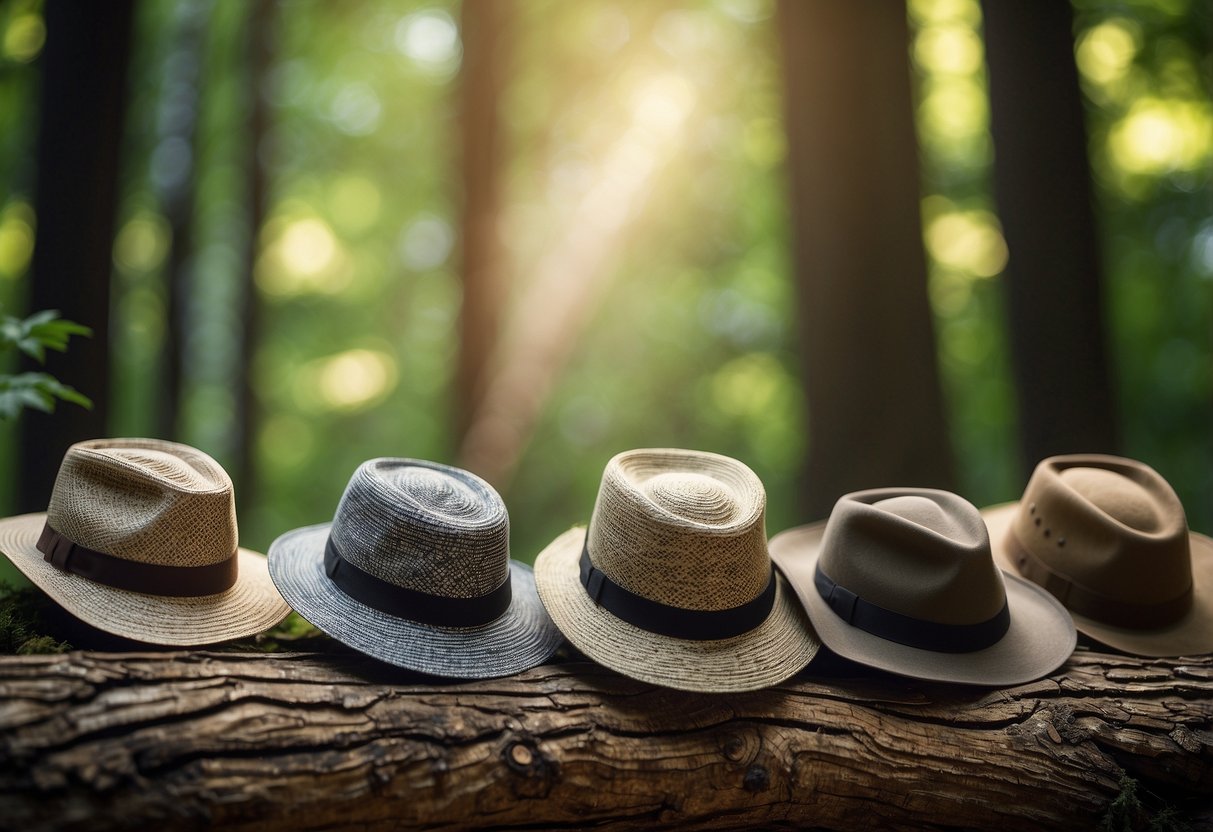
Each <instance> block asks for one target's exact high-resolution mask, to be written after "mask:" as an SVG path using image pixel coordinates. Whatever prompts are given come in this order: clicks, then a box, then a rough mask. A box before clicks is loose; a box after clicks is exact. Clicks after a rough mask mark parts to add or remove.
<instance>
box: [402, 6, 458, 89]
mask: <svg viewBox="0 0 1213 832" xmlns="http://www.w3.org/2000/svg"><path fill="white" fill-rule="evenodd" d="M395 44H396V49H397V50H398V51H399V52H400V54H402V55H405V56H407V57H408V58H410V59H411V60H412V61H413V62H414V64H416V66H417V67H418V68H419V69H421V70H422V71H423V72H425V73H427V74H430V75H434V76H437V77H447V76H450V75H453V74H454V73H455V72H456V71H457V70H458V69H459V59H460V57H461V55H462V50H461V47H460V42H459V28H458V26H456V25H455V20H454V18H452V17H451V16H450V14H448V13H447V12H446V11H445V10H443V9H425V10H424V11H419V12H414V13H413V14H410V15H407V16H406V17H404V18H401V20H400V22H399V23H397V24H396V30H395Z"/></svg>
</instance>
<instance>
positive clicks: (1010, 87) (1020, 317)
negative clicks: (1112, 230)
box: [982, 0, 1117, 471]
mask: <svg viewBox="0 0 1213 832" xmlns="http://www.w3.org/2000/svg"><path fill="white" fill-rule="evenodd" d="M982 9H983V11H984V13H985V38H986V55H987V60H988V63H989V70H990V122H991V129H992V132H993V136H994V192H995V199H996V202H997V205H998V213H999V216H1000V218H1001V220H1002V225H1003V232H1004V234H1005V235H1006V240H1007V248H1008V249H1009V251H1010V260H1009V261H1008V264H1007V271H1006V274H1005V275H1004V285H1005V286H1006V301H1007V307H1006V308H1007V317H1008V329H1009V331H1010V343H1011V353H1012V360H1013V365H1014V373H1015V386H1016V389H1017V391H1018V395H1019V425H1020V449H1021V453H1022V462H1023V467H1024V470H1025V471H1031V470H1032V467H1033V466H1034V465H1035V464H1036V463H1037V462H1038V461H1039V460H1040V459H1042V458H1043V457H1046V456H1050V455H1052V454H1057V453H1067V452H1073V451H1114V450H1115V449H1116V433H1117V431H1116V420H1115V411H1114V407H1115V403H1114V399H1113V395H1112V385H1111V381H1110V378H1109V372H1108V362H1107V357H1106V350H1105V338H1106V335H1105V331H1104V323H1103V300H1102V294H1101V288H1100V258H1099V244H1098V241H1097V239H1096V231H1095V220H1094V215H1093V212H1092V204H1091V175H1090V169H1089V167H1088V162H1087V136H1086V130H1085V127H1084V123H1083V108H1082V96H1081V92H1080V89H1079V86H1078V70H1077V68H1076V66H1075V63H1074V38H1073V34H1072V26H1073V19H1072V14H1073V13H1072V11H1071V9H1070V4H1069V3H998V2H989V0H984V1H983V3H982Z"/></svg>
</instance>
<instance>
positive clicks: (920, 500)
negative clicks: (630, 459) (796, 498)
mask: <svg viewBox="0 0 1213 832" xmlns="http://www.w3.org/2000/svg"><path fill="white" fill-rule="evenodd" d="M928 503H929V504H930V505H928ZM771 558H772V560H774V561H775V563H776V565H777V566H778V567H779V569H780V570H781V571H782V572H783V573H784V575H785V576H787V579H788V581H789V582H790V583H791V585H792V587H793V588H794V590H795V592H796V595H797V596H798V597H799V598H800V601H801V603H803V604H804V607H805V609H806V610H807V611H808V613H809V618H810V619H812V622H813V626H814V627H815V628H816V630H817V633H818V635H819V636H820V637H821V640H822V643H824V644H825V645H826V646H827V647H828V648H830V649H831V650H833V651H834V652H835V653H837V654H839V655H840V656H844V657H846V658H848V659H851V660H853V661H856V662H859V663H860V664H865V665H868V666H870V667H875V668H879V669H881V670H886V671H889V672H891V673H897V674H900V675H902V676H909V677H912V678H916V679H927V680H932V681H941V682H955V683H960V684H971V685H1012V684H1021V683H1023V682H1028V681H1031V680H1033V679H1037V678H1040V677H1041V676H1044V675H1045V674H1047V673H1049V672H1051V671H1053V670H1055V669H1056V668H1057V667H1059V666H1060V665H1061V664H1062V663H1063V662H1064V661H1065V660H1066V659H1067V658H1068V657H1069V656H1070V654H1071V653H1072V652H1073V650H1074V645H1075V642H1076V638H1077V636H1076V633H1075V631H1074V626H1073V624H1072V623H1071V622H1070V617H1069V614H1068V613H1067V612H1066V610H1065V609H1064V608H1063V607H1062V606H1061V605H1060V604H1059V603H1057V601H1056V600H1055V599H1054V598H1053V597H1052V596H1051V595H1049V594H1048V593H1047V592H1044V591H1043V590H1041V589H1040V588H1039V587H1037V586H1035V585H1033V584H1030V583H1028V582H1027V581H1024V580H1022V579H1020V578H1016V577H1013V576H1009V575H1000V573H999V572H998V570H997V569H995V568H994V565H993V560H992V555H991V552H990V546H989V540H988V537H987V535H986V531H985V527H984V525H983V524H982V521H981V517H980V515H979V514H978V511H977V509H976V508H975V507H974V506H972V505H970V504H969V503H968V502H967V501H965V500H963V499H962V498H960V497H958V496H956V495H954V494H950V493H948V492H944V491H936V490H934V489H922V488H904V489H874V490H871V491H861V492H856V493H854V494H848V495H846V496H844V497H842V498H841V499H839V501H838V503H837V505H836V506H835V508H834V510H833V511H832V512H831V514H830V519H829V520H827V521H826V522H824V523H815V524H813V525H809V526H801V527H799V528H796V529H790V530H788V531H785V532H781V533H780V534H777V535H775V537H773V538H771ZM819 559H821V560H822V562H823V564H826V566H823V569H824V571H825V572H826V574H827V575H829V576H830V577H831V578H833V579H834V580H835V581H837V582H838V583H839V584H840V585H842V586H845V587H846V588H847V589H849V590H851V591H853V592H855V593H856V594H857V595H859V596H860V597H861V598H864V600H867V601H870V602H871V603H878V604H879V605H880V606H883V607H884V608H885V609H891V610H893V611H896V612H901V613H903V614H906V615H911V616H914V617H919V618H926V619H928V620H931V621H935V622H940V623H948V624H964V623H975V622H978V621H981V620H983V619H984V618H988V617H991V616H992V615H993V614H994V613H996V612H997V611H998V610H999V609H1001V606H1002V598H1003V593H1004V592H1005V598H1006V602H1007V606H1008V608H1009V612H1010V616H1011V624H1010V628H1009V629H1008V630H1007V632H1006V634H1005V635H1003V637H1002V638H1001V639H999V641H997V642H996V643H994V644H993V645H991V646H989V647H986V648H984V649H982V650H975V651H972V652H968V653H945V652H937V651H933V650H924V649H921V648H918V647H911V646H909V645H905V644H899V643H897V642H894V641H889V640H888V639H884V638H881V637H879V636H876V635H873V634H871V633H868V632H865V631H864V630H861V629H859V628H858V627H853V626H851V625H850V624H848V623H847V622H846V621H844V620H843V619H842V618H840V617H839V616H838V615H837V614H836V613H835V612H834V611H833V610H832V609H830V607H829V606H828V605H827V604H826V602H825V601H824V600H823V599H822V597H821V595H820V594H819V593H818V592H817V587H816V586H815V584H814V572H815V569H816V566H817V563H818V560H819Z"/></svg>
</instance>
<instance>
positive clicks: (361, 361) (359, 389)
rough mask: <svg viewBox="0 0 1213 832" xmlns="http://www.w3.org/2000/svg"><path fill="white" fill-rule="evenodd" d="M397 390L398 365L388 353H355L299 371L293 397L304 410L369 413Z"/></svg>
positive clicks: (357, 350)
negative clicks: (364, 411) (365, 411)
mask: <svg viewBox="0 0 1213 832" xmlns="http://www.w3.org/2000/svg"><path fill="white" fill-rule="evenodd" d="M395 387H396V361H395V359H394V358H392V356H390V355H388V354H387V353H385V352H381V351H378V350H368V349H353V350H346V351H345V352H341V353H338V354H336V355H330V356H327V357H325V358H320V359H316V360H314V361H311V362H309V363H307V364H305V365H304V366H303V367H301V368H299V370H298V372H297V373H296V375H295V381H294V384H293V394H294V398H295V402H296V404H297V405H298V406H299V408H300V409H301V410H305V411H306V410H312V411H315V410H321V411H323V410H341V411H347V412H348V411H356V410H365V409H366V408H368V407H371V406H373V405H375V404H378V403H379V402H380V401H382V400H383V399H384V398H386V397H387V396H388V394H390V393H391V392H392V390H393V389H395Z"/></svg>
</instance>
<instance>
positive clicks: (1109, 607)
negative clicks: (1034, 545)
mask: <svg viewBox="0 0 1213 832" xmlns="http://www.w3.org/2000/svg"><path fill="white" fill-rule="evenodd" d="M1006 546H1007V553H1008V554H1009V555H1010V557H1011V561H1012V562H1013V563H1014V564H1015V566H1016V568H1017V569H1018V570H1019V574H1020V575H1022V576H1023V577H1025V578H1027V579H1028V580H1029V581H1032V582H1033V583H1035V584H1039V585H1040V586H1042V587H1044V588H1045V589H1046V590H1048V591H1049V593H1050V594H1052V595H1053V596H1054V597H1055V598H1057V600H1058V601H1061V603H1062V604H1063V605H1065V607H1066V608H1067V609H1068V610H1070V612H1073V613H1077V614H1079V615H1085V616H1086V617H1087V618H1092V619H1094V620H1096V621H1102V622H1103V623H1104V624H1112V625H1114V626H1117V627H1129V628H1132V629H1135V630H1149V629H1152V628H1155V627H1163V626H1166V625H1167V624H1171V623H1173V622H1175V621H1178V620H1179V619H1181V618H1183V617H1184V615H1186V614H1187V612H1188V610H1189V609H1191V607H1192V584H1191V583H1189V584H1188V588H1187V589H1186V590H1184V592H1183V593H1181V594H1180V595H1177V596H1176V597H1174V598H1171V599H1170V600H1167V601H1158V602H1154V603H1149V604H1135V603H1133V602H1132V601H1122V600H1120V599H1119V598H1109V597H1107V596H1106V595H1101V594H1100V593H1098V592H1094V591H1092V590H1090V589H1087V588H1086V587H1084V586H1082V585H1080V584H1076V583H1074V582H1073V581H1072V580H1070V579H1069V578H1067V577H1066V576H1064V575H1062V574H1060V573H1058V572H1055V571H1053V570H1052V569H1050V568H1049V566H1048V565H1046V564H1045V563H1044V561H1042V560H1041V559H1040V558H1038V557H1037V556H1036V555H1035V554H1033V553H1032V552H1031V551H1030V550H1029V549H1028V548H1027V547H1026V546H1024V545H1023V544H1022V543H1020V542H1019V538H1018V537H1016V535H1015V532H1014V531H1013V530H1008V531H1007V538H1006Z"/></svg>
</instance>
